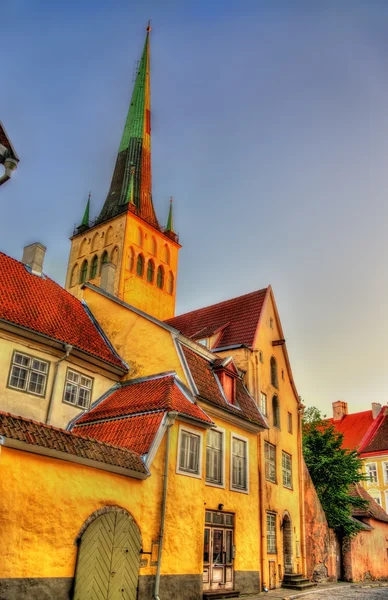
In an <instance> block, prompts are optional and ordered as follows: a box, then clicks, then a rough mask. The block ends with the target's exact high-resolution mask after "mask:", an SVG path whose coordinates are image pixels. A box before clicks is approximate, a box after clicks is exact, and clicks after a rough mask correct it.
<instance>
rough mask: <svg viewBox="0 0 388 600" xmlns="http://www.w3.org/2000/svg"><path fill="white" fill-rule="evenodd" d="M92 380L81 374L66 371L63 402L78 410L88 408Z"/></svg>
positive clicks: (70, 370)
mask: <svg viewBox="0 0 388 600" xmlns="http://www.w3.org/2000/svg"><path fill="white" fill-rule="evenodd" d="M92 387H93V379H91V377H86V376H85V375H83V374H82V373H78V372H77V371H73V369H67V372H66V381H65V388H64V391H63V401H64V402H66V403H67V404H72V405H73V406H77V407H78V408H84V409H85V408H89V406H90V400H91V396H92Z"/></svg>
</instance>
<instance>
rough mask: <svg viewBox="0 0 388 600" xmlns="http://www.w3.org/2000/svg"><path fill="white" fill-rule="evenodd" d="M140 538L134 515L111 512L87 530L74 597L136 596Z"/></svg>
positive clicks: (111, 599)
mask: <svg viewBox="0 0 388 600" xmlns="http://www.w3.org/2000/svg"><path fill="white" fill-rule="evenodd" d="M140 549H141V539H140V532H139V530H138V528H137V526H136V524H135V523H134V521H133V519H132V517H130V516H129V515H127V514H125V513H119V512H113V511H112V512H108V513H105V514H103V515H101V516H99V517H97V519H95V520H94V521H93V522H92V523H91V524H90V525H89V527H88V528H87V529H86V530H85V531H84V533H83V535H82V537H81V543H80V547H79V551H78V559H77V568H76V574H75V591H74V600H119V599H120V600H136V595H137V582H138V577H139V563H140Z"/></svg>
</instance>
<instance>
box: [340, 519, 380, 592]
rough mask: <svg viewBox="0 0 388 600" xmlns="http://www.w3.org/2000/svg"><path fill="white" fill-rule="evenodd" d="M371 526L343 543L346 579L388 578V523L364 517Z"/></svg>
mask: <svg viewBox="0 0 388 600" xmlns="http://www.w3.org/2000/svg"><path fill="white" fill-rule="evenodd" d="M363 520H364V522H365V523H366V524H367V525H368V526H369V527H370V529H369V530H366V531H360V533H358V534H357V535H356V536H355V537H354V538H352V539H346V540H344V543H343V550H342V551H343V565H344V574H343V575H344V579H345V581H374V580H376V579H379V580H388V523H383V522H382V521H377V520H375V519H372V518H371V519H368V520H366V519H363Z"/></svg>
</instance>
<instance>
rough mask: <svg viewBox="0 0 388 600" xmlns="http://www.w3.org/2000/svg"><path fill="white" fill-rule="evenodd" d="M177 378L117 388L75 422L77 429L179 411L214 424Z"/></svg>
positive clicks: (155, 378)
mask: <svg viewBox="0 0 388 600" xmlns="http://www.w3.org/2000/svg"><path fill="white" fill-rule="evenodd" d="M175 377H176V376H175V374H168V375H164V376H153V377H146V378H144V379H133V380H132V381H126V382H123V383H121V384H118V387H117V388H116V389H112V392H111V393H110V394H109V395H108V396H107V397H105V398H104V399H103V400H102V401H97V402H96V403H95V404H94V405H93V406H92V408H91V410H90V411H89V412H87V413H84V414H83V415H82V416H81V417H80V418H79V419H77V420H76V422H75V425H76V426H79V425H81V424H82V423H90V422H94V421H101V420H104V419H112V418H114V417H123V416H130V415H137V414H139V413H146V412H156V411H164V412H167V411H170V410H176V411H178V412H179V413H181V414H184V415H186V416H188V417H193V418H194V419H198V420H199V421H203V422H204V423H212V420H211V419H210V418H209V417H208V416H207V415H206V414H205V413H204V412H203V410H202V409H201V408H200V407H199V406H198V405H197V404H193V403H192V402H190V400H188V398H187V397H186V396H185V395H184V393H183V392H182V391H181V389H180V387H178V385H177V383H176V379H175Z"/></svg>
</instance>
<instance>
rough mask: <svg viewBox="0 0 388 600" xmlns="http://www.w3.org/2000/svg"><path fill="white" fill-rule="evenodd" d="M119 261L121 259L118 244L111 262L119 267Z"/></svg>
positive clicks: (113, 251)
mask: <svg viewBox="0 0 388 600" xmlns="http://www.w3.org/2000/svg"><path fill="white" fill-rule="evenodd" d="M118 261H119V249H118V248H117V246H115V247H114V248H113V250H112V254H111V257H110V262H111V263H112V264H113V265H115V266H116V267H117V263H118Z"/></svg>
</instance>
